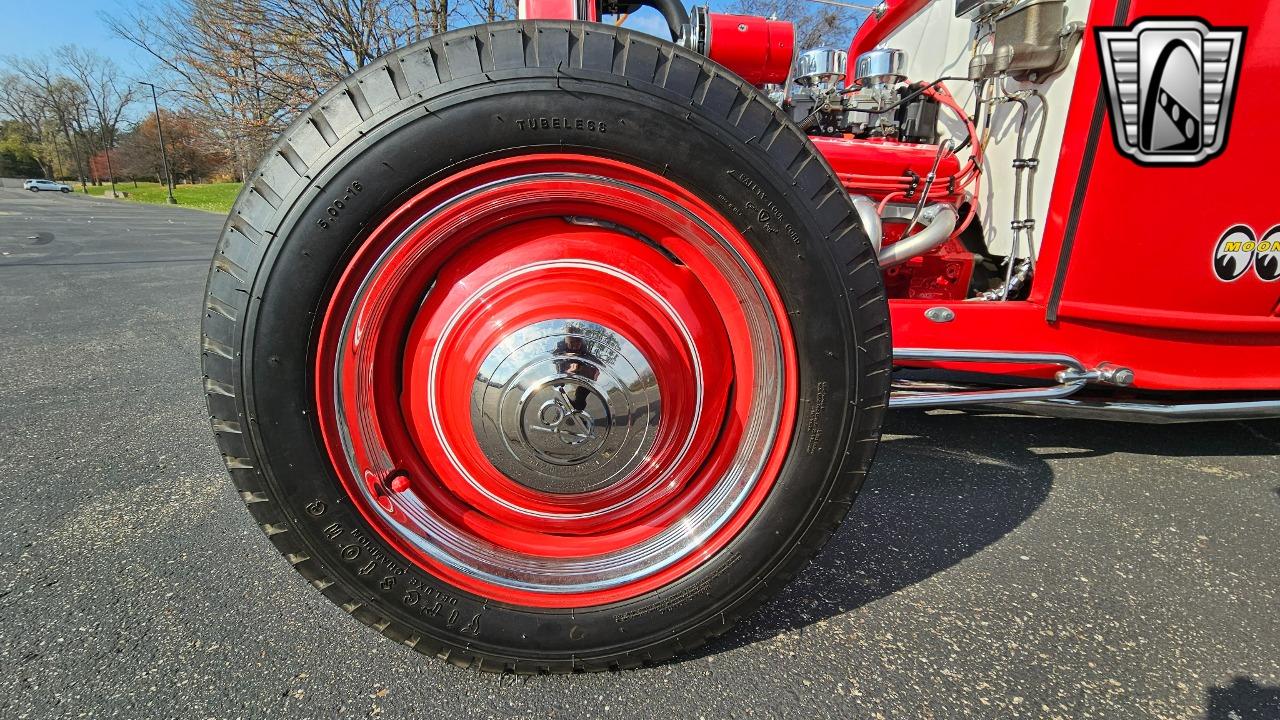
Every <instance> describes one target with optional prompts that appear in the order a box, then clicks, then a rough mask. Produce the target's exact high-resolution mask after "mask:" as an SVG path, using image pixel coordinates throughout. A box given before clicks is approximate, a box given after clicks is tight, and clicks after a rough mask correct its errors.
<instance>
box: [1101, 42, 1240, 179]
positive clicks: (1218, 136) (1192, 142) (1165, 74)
mask: <svg viewBox="0 0 1280 720" xmlns="http://www.w3.org/2000/svg"><path fill="white" fill-rule="evenodd" d="M1096 33H1097V40H1098V55H1099V59H1100V61H1101V65H1102V76H1103V80H1104V81H1105V82H1104V85H1105V87H1106V92H1107V106H1108V107H1109V108H1110V110H1111V125H1112V128H1113V129H1114V130H1115V141H1116V148H1117V149H1119V150H1120V152H1121V153H1123V154H1125V155H1128V156H1129V157H1131V158H1133V159H1134V160H1136V161H1137V162H1138V163H1139V164H1142V165H1199V164H1200V163H1203V162H1205V161H1206V160H1208V159H1209V158H1212V157H1214V156H1215V155H1217V154H1218V153H1220V152H1222V150H1223V148H1225V147H1226V144H1227V128H1228V126H1229V125H1230V123H1231V107H1232V101H1233V100H1234V99H1235V91H1236V82H1237V80H1238V78H1239V76H1240V55H1241V53H1242V52H1243V50H1244V35H1245V29H1244V28H1213V27H1210V26H1209V24H1208V23H1206V22H1205V21H1203V20H1200V19H1196V18H1184V19H1158V20H1157V19H1150V20H1140V21H1138V22H1137V23H1135V24H1134V25H1132V26H1131V27H1127V28H1126V27H1111V28H1098V29H1097V30H1096Z"/></svg>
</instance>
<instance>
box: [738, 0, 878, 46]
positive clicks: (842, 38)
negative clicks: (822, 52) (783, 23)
mask: <svg viewBox="0 0 1280 720" xmlns="http://www.w3.org/2000/svg"><path fill="white" fill-rule="evenodd" d="M732 7H733V11H734V12H740V13H745V14H748V15H765V16H770V15H776V16H777V17H778V18H779V19H781V20H790V21H791V22H792V23H794V24H795V26H796V50H797V51H801V52H803V51H805V50H809V49H812V48H815V47H821V46H823V45H830V46H833V47H840V48H842V47H847V46H848V45H849V40H850V38H851V37H853V31H854V29H856V28H857V27H858V25H860V24H861V23H862V21H863V19H864V18H865V17H866V13H864V12H861V11H857V10H849V9H845V8H840V7H835V6H832V5H823V4H819V3H816V2H812V1H811V0H735V2H734V3H733V6H732Z"/></svg>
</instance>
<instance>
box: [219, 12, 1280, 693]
mask: <svg viewBox="0 0 1280 720" xmlns="http://www.w3.org/2000/svg"><path fill="white" fill-rule="evenodd" d="M642 5H649V6H652V7H654V8H656V9H657V10H658V11H659V12H661V13H662V16H663V18H664V19H665V21H666V24H667V25H668V26H669V31H670V39H669V40H667V39H658V38H655V37H652V36H648V35H643V34H639V33H634V32H631V31H629V30H626V29H622V28H619V27H616V26H615V25H613V24H608V23H602V22H601V20H602V19H606V16H614V17H616V16H619V15H622V14H626V13H630V12H633V11H635V10H637V9H639V8H640V7H641V6H642ZM1278 48H1280V7H1278V6H1276V5H1274V4H1269V3H1266V2H1264V1H1263V0H1240V1H1238V2H1224V3H1213V4H1207V5H1206V4H1204V3H1193V2H1189V1H1186V0H1172V1H1166V2H1159V3H1157V2H1153V1H1151V0H934V1H933V2H929V1H928V0H886V2H883V3H880V4H879V5H877V6H875V7H874V8H871V13H870V15H869V17H868V18H867V20H866V21H865V23H863V24H862V25H861V27H860V29H859V30H858V31H857V34H856V35H855V37H854V38H853V39H852V43H851V45H850V46H849V48H848V49H847V50H845V49H839V48H796V47H794V31H793V29H792V26H791V24H790V23H788V22H785V21H781V20H776V19H770V18H763V17H748V16H739V15H727V14H723V13H717V12H711V11H710V10H708V9H707V8H705V7H698V8H694V9H693V10H692V11H690V10H688V9H686V8H685V7H684V6H683V5H682V4H680V2H679V0H632V1H630V2H623V1H621V0H524V2H523V3H522V5H521V20H519V21H515V22H505V23H497V24H492V25H484V26H478V27H472V28H467V29H465V30H459V31H455V32H450V33H446V34H442V35H438V36H435V37H431V38H430V39H428V40H425V41H423V42H421V43H418V44H416V45H413V46H410V47H406V48H404V49H402V50H399V51H396V52H394V53H392V54H390V55H388V56H386V57H384V58H382V59H380V60H378V61H376V62H374V63H372V64H370V65H368V66H367V67H365V68H363V69H361V70H359V71H358V72H357V73H355V74H354V75H353V76H351V77H350V78H349V79H347V80H346V81H344V82H343V83H341V84H340V85H338V86H337V87H336V88H334V89H333V90H331V91H330V92H328V93H327V94H325V95H324V96H323V97H321V98H320V99H319V100H318V101H317V102H316V104H315V105H314V106H313V107H312V108H311V109H310V110H309V111H308V112H306V113H305V114H304V115H303V116H301V117H300V118H299V119H298V120H297V121H296V122H295V123H294V124H293V125H292V127H290V128H289V130H288V131H287V132H286V133H285V134H284V135H283V136H282V137H281V138H280V139H279V141H278V142H277V143H276V145H275V146H274V147H273V148H272V149H271V151H270V152H269V153H268V154H267V155H266V157H265V158H264V159H263V160H262V163H261V165H260V167H259V168H258V170H257V172H256V174H255V175H254V176H253V177H252V178H250V179H249V182H248V183H246V186H245V189H244V191H243V192H242V194H241V195H240V197H239V199H238V200H237V202H236V205H235V208H234V210H233V211H232V213H231V215H230V217H229V219H228V220H227V223H226V227H225V230H224V232H223V235H222V238H221V240H220V242H219V244H218V249H217V253H216V256H215V258H214V261H213V267H212V269H211V271H210V275H209V282H208V294H207V312H206V313H205V320H204V337H203V349H204V373H205V380H204V383H205V389H206V391H207V395H208V404H209V410H210V415H211V416H212V422H213V429H214V432H215V434H216V435H217V438H218V443H219V446H220V448H221V450H222V452H223V455H224V457H225V460H226V464H227V467H228V469H229V471H230V474H231V476H232V478H233V479H234V481H235V484H236V486H237V487H238V489H239V491H240V493H241V496H242V497H243V499H244V501H245V503H246V505H247V507H248V509H249V511H250V512H251V513H252V514H253V516H254V518H255V519H256V520H257V522H258V523H259V524H260V525H261V527H262V529H263V530H264V531H265V533H266V534H267V536H269V538H270V539H271V541H272V542H273V543H274V544H275V545H276V547H277V548H278V549H279V550H280V552H281V553H282V554H283V555H284V556H285V557H286V558H287V559H288V561H289V562H290V563H291V564H292V565H293V566H294V567H295V568H296V569H297V570H298V572H300V573H301V574H302V575H303V576H304V577H306V578H307V579H308V580H310V582H311V583H312V584H313V585H314V586H315V587H316V588H317V589H319V590H321V591H322V592H323V593H324V594H325V595H326V596H328V597H329V598H330V599H332V600H333V601H334V602H335V603H337V604H339V605H340V606H341V607H342V608H343V609H344V610H346V611H347V612H348V613H350V614H351V615H352V616H354V617H355V618H357V619H358V620H360V621H362V622H365V623H367V624H369V625H371V626H373V627H374V628H376V629H377V630H379V631H380V632H382V633H383V634H384V635H386V636H388V637H390V638H392V639H394V640H397V641H399V642H403V643H405V644H407V645H410V646H412V647H414V648H416V649H418V650H420V651H423V652H426V653H428V654H433V655H439V656H441V657H443V658H446V659H448V660H450V661H452V662H455V663H460V664H466V665H472V666H475V667H479V668H481V669H485V670H500V671H501V670H506V671H517V672H550V671H573V670H597V669H608V668H619V667H629V666H634V665H637V664H641V663H646V662H653V661H659V660H661V659H663V658H665V657H669V656H671V655H672V654H674V653H677V652H680V651H682V650H685V649H688V648H691V647H693V646H696V645H697V644H699V643H701V642H703V641H704V640H706V639H707V638H709V637H711V636H713V635H715V634H717V633H720V632H723V631H724V630H725V629H726V628H727V627H729V625H730V624H731V623H732V622H733V621H734V620H735V619H736V618H738V617H741V616H742V615H743V614H745V613H748V612H750V611H751V610H752V609H753V608H755V607H756V606H758V605H759V604H760V603H761V602H763V600H764V599H765V598H767V597H768V595H769V594H770V593H771V592H772V591H774V590H776V589H777V588H778V587H779V586H780V585H781V584H783V583H785V582H786V581H787V580H788V579H789V578H790V577H791V576H792V575H794V574H795V573H796V572H797V570H798V569H799V568H800V567H801V565H802V564H803V563H804V562H805V561H807V560H808V559H809V558H810V557H811V556H812V555H813V553H814V552H815V551H816V550H817V548H818V547H819V546H820V545H821V544H822V542H823V541H824V540H825V539H826V538H827V537H828V536H829V534H830V533H831V532H832V531H833V529H834V528H835V527H836V526H837V524H838V523H839V522H840V520H841V519H842V518H843V517H844V515H845V513H846V512H847V510H848V508H849V506H850V503H851V502H852V501H853V499H854V496H855V494H856V493H857V490H858V488H859V487H860V485H861V483H862V479H863V477H864V475H865V473H866V472H867V469H868V466H869V465H870V463H871V459H872V456H873V453H874V450H875V447H876V444H877V441H878V440H879V434H880V427H881V422H882V420H883V418H884V416H885V413H886V411H888V410H889V409H890V408H892V407H895V406H916V407H927V406H938V405H948V404H992V403H1012V404H1014V405H1013V406H1014V407H1017V408H1020V409H1023V410H1030V411H1034V412H1037V413H1056V414H1070V415H1077V416H1088V417H1099V418H1113V419H1121V420H1148V421H1157V422H1164V421H1180V420H1208V419H1222V418H1244V417H1267V416H1274V415H1277V414H1280V305H1278V304H1277V299H1278V297H1280V292H1278V290H1280V282H1277V280H1280V210H1278V209H1276V208H1275V207H1273V206H1272V205H1271V204H1270V203H1269V202H1267V201H1266V200H1265V198H1267V197H1269V194H1270V191H1271V190H1274V189H1275V186H1276V182H1275V180H1274V179H1273V178H1272V177H1271V176H1270V174H1269V171H1267V170H1266V168H1267V167H1269V166H1270V164H1272V163H1273V162H1275V160H1276V159H1277V154H1276V152H1275V150H1274V149H1273V144H1272V143H1271V142H1270V141H1269V140H1268V139H1267V138H1269V137H1270V130H1271V126H1272V124H1273V123H1274V121H1275V118H1276V117H1277V116H1280V100H1277V98H1278V97H1280V95H1277V93H1276V92H1275V89H1274V87H1273V85H1274V84H1275V82H1276V81H1277V80H1278V79H1280V50H1278ZM1246 191H1247V192H1246Z"/></svg>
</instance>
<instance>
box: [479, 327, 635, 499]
mask: <svg viewBox="0 0 1280 720" xmlns="http://www.w3.org/2000/svg"><path fill="white" fill-rule="evenodd" d="M659 412H660V398H659V394H658V382H657V378H656V377H655V376H654V373H653V369H652V368H651V367H650V365H649V362H648V361H647V360H646V359H645V358H644V356H643V355H642V354H641V353H640V351H639V349H638V348H636V347H635V346H634V345H633V344H631V342H629V341H628V340H627V339H626V338H624V337H622V336H621V335H619V334H618V333H616V332H614V331H612V330H610V329H609V328H606V327H604V326H602V325H599V324H597V323H591V322H586V321H582V320H547V321H544V322H539V323H534V324H533V325H529V326H526V327H523V328H521V329H519V330H516V331H515V332H513V333H511V334H510V335H508V336H506V337H505V338H503V339H502V341H501V342H499V343H498V344H497V346H495V347H494V348H493V349H492V350H491V351H490V352H489V354H488V355H487V356H486V357H485V359H484V361H483V362H482V363H481V364H480V369H479V372H477V373H476V379H475V382H474V385H473V386H472V393H471V424H472V428H473V429H474V430H475V434H476V440H477V441H478V443H479V445H480V449H481V450H482V451H483V452H484V454H485V457H487V458H488V459H489V461H490V462H491V463H493V465H494V467H496V468H498V470H500V471H502V473H503V474H505V475H506V476H507V477H509V478H511V479H512V480H514V481H515V482H518V483H520V484H522V485H525V486H527V487H530V488H533V489H535V490H540V491H543V492H549V493H586V492H591V491H594V490H599V489H602V488H605V487H608V486H610V485H612V484H614V483H617V482H620V481H621V480H623V479H624V478H626V477H627V476H628V475H629V474H630V473H631V472H632V471H633V470H635V469H636V468H637V467H639V466H640V465H641V463H642V462H643V460H644V458H645V455H646V453H647V452H648V451H649V449H650V448H651V447H652V446H653V442H654V439H655V438H656V437H657V429H658V417H659Z"/></svg>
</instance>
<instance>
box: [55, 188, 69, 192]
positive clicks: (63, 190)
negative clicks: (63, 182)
mask: <svg viewBox="0 0 1280 720" xmlns="http://www.w3.org/2000/svg"><path fill="white" fill-rule="evenodd" d="M58 192H62V193H69V192H71V188H58Z"/></svg>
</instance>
